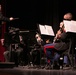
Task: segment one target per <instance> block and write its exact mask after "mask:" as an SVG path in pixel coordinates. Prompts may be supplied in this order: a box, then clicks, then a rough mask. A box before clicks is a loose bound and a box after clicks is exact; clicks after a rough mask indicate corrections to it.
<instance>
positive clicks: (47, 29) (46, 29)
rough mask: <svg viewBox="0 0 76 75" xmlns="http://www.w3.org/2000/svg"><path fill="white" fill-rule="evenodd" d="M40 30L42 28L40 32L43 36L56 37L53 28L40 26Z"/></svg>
mask: <svg viewBox="0 0 76 75" xmlns="http://www.w3.org/2000/svg"><path fill="white" fill-rule="evenodd" d="M39 28H40V32H41V34H43V35H50V36H54V32H53V29H52V27H51V26H49V25H40V24H39Z"/></svg>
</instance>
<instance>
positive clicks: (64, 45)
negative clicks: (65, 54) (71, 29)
mask: <svg viewBox="0 0 76 75" xmlns="http://www.w3.org/2000/svg"><path fill="white" fill-rule="evenodd" d="M63 18H64V19H66V20H71V19H72V14H71V13H66V14H65V15H64V17H63ZM68 48H69V41H68V38H67V34H66V30H65V27H64V23H63V22H61V23H60V29H59V30H58V31H57V34H56V36H55V38H54V41H53V43H50V44H46V45H44V52H45V54H46V57H47V63H48V64H52V62H54V61H58V59H59V57H60V55H59V54H58V53H57V52H56V51H61V50H62V51H64V50H67V49H68ZM52 51H55V55H54V56H53V57H52V58H51V56H50V55H51V54H52ZM66 60H67V59H66Z"/></svg>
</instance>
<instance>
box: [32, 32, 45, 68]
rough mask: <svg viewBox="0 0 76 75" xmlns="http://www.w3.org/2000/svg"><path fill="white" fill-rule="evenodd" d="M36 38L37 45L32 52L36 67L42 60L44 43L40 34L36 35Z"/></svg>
mask: <svg viewBox="0 0 76 75" xmlns="http://www.w3.org/2000/svg"><path fill="white" fill-rule="evenodd" d="M35 38H36V41H37V43H36V44H35V48H34V49H33V51H32V63H33V65H34V66H35V67H36V66H39V65H40V59H41V53H42V51H43V45H44V41H43V39H42V38H41V36H40V34H39V33H37V34H36V35H35Z"/></svg>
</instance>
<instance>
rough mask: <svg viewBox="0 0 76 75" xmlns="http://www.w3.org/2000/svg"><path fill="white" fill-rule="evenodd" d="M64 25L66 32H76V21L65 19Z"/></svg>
mask: <svg viewBox="0 0 76 75" xmlns="http://www.w3.org/2000/svg"><path fill="white" fill-rule="evenodd" d="M64 26H65V30H66V32H72V33H76V21H73V20H72V21H66V20H64Z"/></svg>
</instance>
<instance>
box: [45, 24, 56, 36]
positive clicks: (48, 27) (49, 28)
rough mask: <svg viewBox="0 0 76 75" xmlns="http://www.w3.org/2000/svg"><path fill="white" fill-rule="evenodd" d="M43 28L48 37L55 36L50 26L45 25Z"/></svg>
mask: <svg viewBox="0 0 76 75" xmlns="http://www.w3.org/2000/svg"><path fill="white" fill-rule="evenodd" d="M45 28H46V30H47V31H48V35H51V36H55V34H54V31H53V29H52V26H49V25H45Z"/></svg>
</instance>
